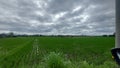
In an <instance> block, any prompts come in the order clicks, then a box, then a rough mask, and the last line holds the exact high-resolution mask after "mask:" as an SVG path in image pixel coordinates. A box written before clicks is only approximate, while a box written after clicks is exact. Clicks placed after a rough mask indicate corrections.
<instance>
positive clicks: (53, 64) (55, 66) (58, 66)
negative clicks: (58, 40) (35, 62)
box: [45, 52, 68, 68]
mask: <svg viewBox="0 0 120 68" xmlns="http://www.w3.org/2000/svg"><path fill="white" fill-rule="evenodd" d="M45 63H46V68H68V65H67V63H66V61H65V60H64V59H63V58H62V54H61V53H55V52H50V54H49V55H47V56H46V57H45Z"/></svg>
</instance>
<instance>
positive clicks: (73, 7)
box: [0, 0, 115, 35]
mask: <svg viewBox="0 0 120 68" xmlns="http://www.w3.org/2000/svg"><path fill="white" fill-rule="evenodd" d="M3 32H15V33H19V34H46V35H51V34H52V35H53V34H55V35H58V34H62V35H102V34H112V33H113V32H115V0H0V33H3Z"/></svg>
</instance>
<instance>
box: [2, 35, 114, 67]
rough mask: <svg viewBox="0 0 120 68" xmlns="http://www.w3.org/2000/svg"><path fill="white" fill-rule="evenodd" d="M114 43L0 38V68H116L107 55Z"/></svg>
mask: <svg viewBox="0 0 120 68" xmlns="http://www.w3.org/2000/svg"><path fill="white" fill-rule="evenodd" d="M114 40H115V39H114V37H17V38H1V39H0V67H1V68H46V66H49V67H47V68H54V67H50V66H51V65H52V63H54V61H55V62H60V65H61V66H64V65H65V64H66V63H68V66H70V67H71V68H80V67H81V68H115V63H114V61H113V60H112V59H111V53H110V49H111V48H113V47H114V44H115V41H114ZM51 52H53V53H52V54H51ZM59 53H62V56H61V57H59ZM51 56H52V57H51ZM44 58H49V59H47V60H45V59H44ZM54 58H55V59H54ZM65 62H66V63H65ZM49 64H50V65H49ZM58 66H59V65H58ZM70 67H69V68H70ZM56 68H60V66H59V67H56ZM62 68H64V67H62ZM65 68H67V65H66V67H65Z"/></svg>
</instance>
